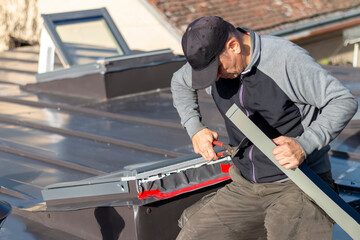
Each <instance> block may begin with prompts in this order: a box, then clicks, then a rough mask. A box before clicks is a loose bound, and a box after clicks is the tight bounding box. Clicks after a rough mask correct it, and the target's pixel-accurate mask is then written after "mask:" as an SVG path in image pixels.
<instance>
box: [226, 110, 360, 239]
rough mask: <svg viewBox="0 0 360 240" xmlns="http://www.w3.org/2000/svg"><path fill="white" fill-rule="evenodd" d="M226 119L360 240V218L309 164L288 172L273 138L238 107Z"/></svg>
mask: <svg viewBox="0 0 360 240" xmlns="http://www.w3.org/2000/svg"><path fill="white" fill-rule="evenodd" d="M226 116H227V117H228V118H229V119H230V120H231V121H232V122H233V123H234V124H235V125H236V126H237V127H238V128H239V130H240V131H241V132H242V133H243V134H244V135H245V136H246V137H247V138H248V139H249V140H250V141H251V142H252V143H253V144H254V145H256V147H258V148H259V149H260V150H261V151H262V152H263V153H264V154H265V155H266V156H267V157H268V158H269V159H270V160H271V161H272V162H273V163H274V164H275V165H276V166H277V167H278V168H279V169H281V170H282V171H283V172H284V173H285V174H286V175H287V176H288V177H289V178H290V179H291V180H292V181H293V182H294V183H295V184H296V185H297V186H298V187H300V188H301V189H302V190H303V191H304V192H305V193H306V194H307V195H309V196H310V197H311V198H312V199H313V200H314V201H315V202H316V203H317V204H318V205H319V206H320V207H321V208H322V209H323V210H324V211H325V212H326V213H327V214H328V215H329V216H330V217H331V218H332V219H333V220H334V221H335V222H336V223H337V224H338V225H339V226H340V227H341V228H342V229H344V230H345V231H346V232H347V233H348V234H349V235H350V236H351V237H352V238H353V239H360V225H359V223H360V215H359V214H358V213H357V212H356V211H355V210H354V209H353V208H351V207H350V206H349V205H348V204H347V203H346V202H345V201H344V200H343V199H342V198H340V197H339V196H338V195H337V194H336V193H335V192H334V191H333V190H332V189H331V188H330V187H329V186H328V185H326V184H325V183H324V182H323V181H322V180H321V179H320V178H319V177H318V176H317V175H316V174H315V173H314V172H313V171H312V170H311V169H310V168H309V167H308V166H307V165H306V164H304V163H303V164H301V165H300V167H299V168H296V169H291V170H286V169H285V168H283V167H282V166H281V165H280V164H279V163H278V162H277V161H276V160H275V158H274V155H273V154H272V150H273V149H274V148H275V147H276V145H275V143H274V142H273V141H272V140H271V139H269V138H268V137H267V136H266V135H265V134H264V133H263V132H262V131H261V130H260V129H259V128H258V127H257V126H256V125H255V124H254V123H253V122H252V121H251V120H250V119H249V118H248V117H247V116H246V115H245V114H244V113H243V112H242V111H241V110H240V109H239V108H238V107H237V106H236V105H235V104H234V105H233V106H232V107H231V108H230V109H229V110H228V111H227V113H226Z"/></svg>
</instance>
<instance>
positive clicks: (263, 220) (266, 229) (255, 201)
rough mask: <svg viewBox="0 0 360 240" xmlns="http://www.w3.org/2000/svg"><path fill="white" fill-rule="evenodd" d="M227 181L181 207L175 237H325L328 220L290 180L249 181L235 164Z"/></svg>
mask: <svg viewBox="0 0 360 240" xmlns="http://www.w3.org/2000/svg"><path fill="white" fill-rule="evenodd" d="M229 173H230V176H231V178H232V182H231V183H229V184H228V185H226V186H225V187H223V188H221V189H220V190H218V191H217V192H216V193H211V194H209V195H207V196H205V197H203V198H202V199H201V200H200V201H199V202H197V203H195V204H194V205H192V206H190V207H189V208H187V209H185V211H184V212H183V214H182V216H181V218H180V219H179V226H180V228H182V229H181V231H180V233H179V235H178V237H177V240H190V239H191V240H202V239H204V240H205V239H206V240H222V239H224V240H227V239H246V240H251V239H269V240H275V239H276V240H281V239H284V240H289V239H301V240H305V239H315V240H322V239H327V240H329V239H331V238H332V227H333V225H334V223H333V221H332V220H331V219H330V218H329V217H328V216H327V215H326V213H325V212H323V210H322V209H320V208H319V207H318V206H317V205H316V204H315V203H314V202H313V201H312V200H311V199H310V198H309V197H308V196H307V195H306V194H305V193H304V192H303V191H301V189H300V188H298V187H297V186H296V185H295V184H294V183H293V182H292V181H291V180H289V181H286V182H282V183H280V182H275V183H255V184H253V183H250V182H249V181H247V180H245V179H244V178H243V177H242V176H241V174H240V171H239V169H238V168H236V167H235V166H233V167H231V168H230V172H229Z"/></svg>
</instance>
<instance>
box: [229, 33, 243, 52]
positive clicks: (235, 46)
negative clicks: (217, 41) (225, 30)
mask: <svg viewBox="0 0 360 240" xmlns="http://www.w3.org/2000/svg"><path fill="white" fill-rule="evenodd" d="M226 47H227V49H229V50H230V51H231V52H233V53H235V54H239V53H241V47H240V43H239V41H238V40H237V39H236V38H235V37H232V38H230V39H229V40H228V41H227V42H226Z"/></svg>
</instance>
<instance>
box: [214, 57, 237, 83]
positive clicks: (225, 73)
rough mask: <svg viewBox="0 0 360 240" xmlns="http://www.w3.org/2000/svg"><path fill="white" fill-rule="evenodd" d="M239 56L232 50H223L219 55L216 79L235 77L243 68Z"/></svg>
mask: <svg viewBox="0 0 360 240" xmlns="http://www.w3.org/2000/svg"><path fill="white" fill-rule="evenodd" d="M241 62H242V60H241V56H240V55H239V54H234V53H233V52H232V51H225V52H223V53H222V54H221V55H220V56H219V68H218V75H217V78H216V81H218V80H219V79H220V78H228V79H233V78H237V77H238V76H239V75H240V74H241V72H242V71H243V70H244V68H243V66H242V64H241Z"/></svg>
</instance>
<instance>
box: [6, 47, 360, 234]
mask: <svg viewBox="0 0 360 240" xmlns="http://www.w3.org/2000/svg"><path fill="white" fill-rule="evenodd" d="M36 59H37V48H36V47H35V48H34V47H27V48H22V49H19V50H16V51H9V52H5V53H1V54H0V61H4V62H7V64H8V65H4V67H3V69H0V70H1V71H0V77H1V82H0V113H1V114H0V130H1V133H2V134H1V137H0V165H1V166H2V171H1V172H0V185H1V188H0V199H1V200H5V201H7V202H9V203H11V204H12V206H13V208H14V210H13V214H12V215H11V216H10V217H9V218H8V219H7V220H6V221H5V225H4V226H3V228H2V229H1V230H0V238H1V239H12V240H14V239H15V240H16V239H21V240H27V239H54V240H55V239H65V238H66V239H77V238H76V237H74V236H70V235H69V236H67V235H66V234H65V235H64V233H62V232H59V231H58V230H54V229H49V228H46V227H45V226H43V225H41V224H38V223H35V222H33V221H32V220H31V215H30V218H29V215H27V218H24V216H23V215H24V214H23V212H24V209H27V208H29V207H33V206H36V205H37V204H39V203H42V202H43V199H42V195H41V190H43V189H44V188H45V187H46V186H48V185H51V184H56V183H61V182H68V181H77V180H83V179H87V178H90V177H93V176H98V175H102V174H106V173H111V172H116V171H119V170H122V169H124V168H129V167H131V166H136V165H142V164H148V163H155V162H158V161H159V160H167V159H171V158H177V157H180V156H185V155H189V154H192V153H193V151H192V145H191V141H190V139H189V137H188V136H187V134H186V132H185V130H183V129H182V127H181V126H180V119H179V117H178V114H177V113H176V110H175V109H174V107H173V105H172V97H171V92H170V90H169V88H165V89H160V90H154V91H149V92H144V93H138V94H132V95H127V96H121V97H116V98H113V99H108V100H101V101H99V100H92V99H84V98H74V97H64V96H60V95H51V94H45V93H31V92H26V91H23V90H22V86H23V85H24V84H26V83H28V82H31V81H35V80H34V74H35V72H36V67H37V64H36ZM10 63H12V64H10ZM328 69H329V70H330V71H331V72H332V73H333V74H334V75H335V76H337V77H338V78H339V79H341V80H342V81H343V83H344V84H345V85H346V86H347V87H348V88H349V89H351V90H352V92H353V93H354V94H355V95H356V96H358V97H359V96H360V85H359V82H358V79H360V71H359V69H353V68H339V67H328ZM199 101H200V108H201V111H202V114H203V119H204V121H205V124H206V125H207V126H209V127H210V128H212V129H214V130H216V131H218V132H219V133H220V140H222V141H224V142H226V141H227V140H226V139H227V137H226V133H225V126H224V124H223V120H222V118H221V116H220V114H219V113H218V111H217V109H216V107H215V105H214V104H213V101H212V99H211V98H210V97H209V96H208V95H207V94H206V93H205V92H200V98H199ZM359 127H360V115H359V113H358V114H357V115H356V116H355V118H354V120H353V121H352V122H351V124H350V125H349V126H348V127H347V128H346V129H345V131H344V132H343V133H342V134H341V135H340V136H339V137H338V138H337V139H336V141H334V142H333V152H332V154H333V156H332V158H331V161H332V164H333V172H334V177H335V179H336V180H337V181H339V182H342V183H346V184H350V185H351V183H353V184H352V185H353V186H354V187H359V186H360V177H359V176H360V175H359V174H358V171H359V169H360V162H359V161H360V145H359V142H360V135H359ZM344 197H345V198H346V200H347V201H351V200H354V199H359V196H358V195H356V194H355V195H354V194H352V195H351V194H348V195H344ZM336 234H340V236H342V235H341V234H342V233H336Z"/></svg>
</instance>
